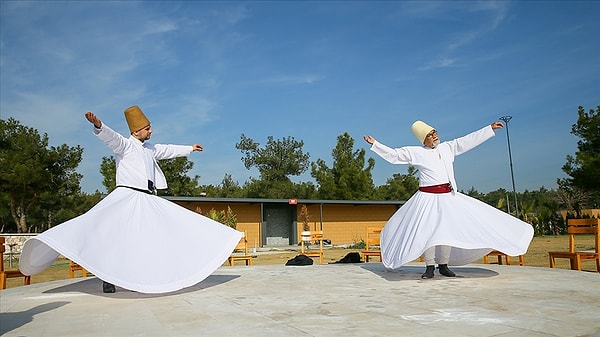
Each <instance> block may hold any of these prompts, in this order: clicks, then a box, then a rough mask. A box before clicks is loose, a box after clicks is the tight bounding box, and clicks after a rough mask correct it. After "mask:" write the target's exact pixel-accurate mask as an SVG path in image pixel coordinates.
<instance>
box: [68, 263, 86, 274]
mask: <svg viewBox="0 0 600 337" xmlns="http://www.w3.org/2000/svg"><path fill="white" fill-rule="evenodd" d="M78 270H79V271H81V277H87V274H88V272H87V270H86V269H85V268H83V267H82V266H80V265H79V264H77V263H75V262H73V261H71V260H69V277H70V278H74V277H75V272H76V271H78Z"/></svg>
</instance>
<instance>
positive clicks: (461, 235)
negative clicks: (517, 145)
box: [371, 126, 533, 269]
mask: <svg viewBox="0 0 600 337" xmlns="http://www.w3.org/2000/svg"><path fill="white" fill-rule="evenodd" d="M493 136H494V131H493V130H492V128H491V126H486V127H484V128H482V129H480V130H478V131H475V132H473V133H471V134H468V135H466V136H464V137H461V138H457V139H455V140H452V141H448V142H443V143H440V144H439V145H438V146H436V147H435V148H434V149H431V148H428V147H425V146H406V147H401V148H396V149H392V148H390V147H387V146H385V145H383V144H381V143H379V142H377V141H375V143H373V145H372V146H371V150H373V151H374V152H375V153H377V154H378V155H379V156H381V157H382V158H383V159H385V160H387V161H388V162H390V163H392V164H410V165H413V166H415V167H416V168H417V169H418V170H419V186H433V185H439V184H445V183H450V184H451V185H452V187H453V191H452V192H450V193H442V194H435V193H426V192H421V191H417V192H416V193H415V194H414V195H413V196H412V197H411V198H410V199H409V200H408V201H407V202H406V203H405V204H404V205H402V207H400V208H399V209H398V210H397V211H396V213H394V215H392V217H391V218H390V219H389V220H388V222H387V223H386V225H385V226H384V228H383V230H382V232H381V254H382V260H383V264H384V266H385V267H386V268H388V269H397V268H400V267H401V266H402V265H404V264H406V263H408V262H411V261H413V260H415V259H417V258H419V257H420V256H422V255H423V253H424V252H425V250H427V249H428V248H430V247H433V246H440V245H446V246H452V249H451V252H450V261H449V263H448V264H450V265H464V264H467V263H470V262H473V261H475V260H477V259H479V258H481V257H483V256H484V255H486V254H488V253H489V252H490V251H492V250H494V249H495V250H499V251H501V252H504V253H506V254H508V255H510V256H517V255H522V254H525V252H527V248H528V247H529V244H530V242H531V239H532V238H533V228H532V226H531V225H529V224H527V223H526V222H523V221H521V220H519V219H518V218H516V217H513V216H511V215H509V214H507V213H505V212H503V211H500V210H498V209H496V208H494V207H492V206H490V205H488V204H486V203H484V202H481V201H479V200H477V199H474V198H471V197H469V196H467V195H464V194H462V193H460V192H457V191H456V190H457V184H456V180H455V178H454V167H453V163H454V157H455V156H457V155H460V154H462V153H465V152H466V151H469V150H471V149H472V148H474V147H476V146H477V145H479V144H481V143H483V142H484V141H486V140H488V139H489V138H491V137H493Z"/></svg>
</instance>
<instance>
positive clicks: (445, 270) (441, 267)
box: [438, 264, 456, 277]
mask: <svg viewBox="0 0 600 337" xmlns="http://www.w3.org/2000/svg"><path fill="white" fill-rule="evenodd" d="M438 269H439V270H440V274H442V275H444V276H447V277H455V276H456V274H454V273H453V272H452V270H450V269H448V265H447V264H440V265H439V266H438Z"/></svg>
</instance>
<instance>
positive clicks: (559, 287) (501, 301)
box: [0, 263, 600, 337]
mask: <svg viewBox="0 0 600 337" xmlns="http://www.w3.org/2000/svg"><path fill="white" fill-rule="evenodd" d="M423 269H424V268H423V267H422V266H421V265H420V264H419V265H416V264H415V265H413V264H411V265H408V266H405V267H403V268H402V269H400V270H399V271H396V272H386V271H385V270H384V268H383V266H382V265H381V264H380V263H368V264H367V263H362V264H325V265H313V266H302V267H300V266H295V267H290V266H288V267H286V266H283V265H271V266H252V267H246V266H235V267H221V268H219V269H218V270H217V271H215V272H214V273H213V275H211V276H210V277H208V278H207V279H206V280H205V281H203V282H201V283H199V284H197V285H195V286H193V287H190V288H186V289H183V290H181V291H178V292H175V293H170V294H163V295H148V294H140V293H136V292H131V291H127V290H124V289H117V292H116V293H114V294H103V293H102V292H101V281H100V280H98V279H97V278H95V277H88V278H77V279H69V280H60V281H54V282H47V283H41V284H34V285H30V286H23V287H17V288H11V289H8V290H3V291H0V297H1V299H0V309H1V315H0V330H1V334H2V336H6V337H10V336H28V337H71V336H102V337H109V336H110V337H119V336H124V337H125V336H126V337H132V336H157V337H158V336H160V337H166V336H173V337H181V336H194V337H197V336H245V337H246V336H261V337H264V336H275V337H296V336H419V337H427V336H502V337H507V336H524V337H525V336H527V337H535V336H561V337H562V336H577V337H581V336H596V337H600V275H598V274H596V273H591V272H576V271H570V270H563V269H549V268H539V267H520V266H506V265H478V264H473V265H467V266H463V267H454V268H452V269H453V270H454V271H455V272H456V273H457V274H458V275H459V276H460V277H457V278H446V277H443V276H439V275H437V274H436V277H435V278H434V279H432V280H421V279H420V274H421V273H422V272H423Z"/></svg>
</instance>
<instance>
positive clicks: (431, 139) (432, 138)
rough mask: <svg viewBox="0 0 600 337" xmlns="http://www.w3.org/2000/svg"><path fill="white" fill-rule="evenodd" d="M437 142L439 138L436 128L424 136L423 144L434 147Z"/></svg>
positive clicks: (438, 142)
mask: <svg viewBox="0 0 600 337" xmlns="http://www.w3.org/2000/svg"><path fill="white" fill-rule="evenodd" d="M438 144H440V138H439V136H438V133H437V130H431V132H429V133H428V134H427V136H426V137H425V140H424V141H423V145H425V146H426V147H429V148H432V149H435V147H436V146H438Z"/></svg>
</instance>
